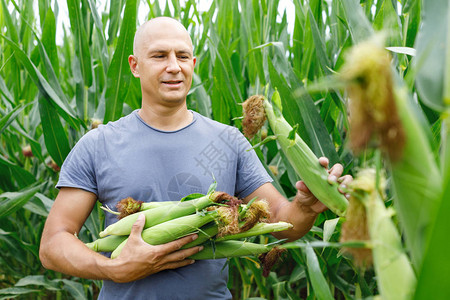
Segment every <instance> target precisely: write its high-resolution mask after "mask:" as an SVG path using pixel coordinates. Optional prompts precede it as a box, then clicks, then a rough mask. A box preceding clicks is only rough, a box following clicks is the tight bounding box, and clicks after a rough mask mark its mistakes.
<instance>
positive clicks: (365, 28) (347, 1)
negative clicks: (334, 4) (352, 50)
mask: <svg viewBox="0 0 450 300" xmlns="http://www.w3.org/2000/svg"><path fill="white" fill-rule="evenodd" d="M339 2H340V3H341V5H342V7H343V8H344V11H345V15H346V17H347V19H346V22H347V25H348V29H349V30H350V34H351V36H352V39H353V42H354V43H355V44H357V43H359V42H362V41H364V40H366V39H368V38H369V37H371V36H372V35H373V34H374V30H373V28H372V25H371V24H370V22H369V20H368V19H367V17H366V15H365V14H364V11H363V9H362V7H361V5H360V3H359V1H355V0H340V1H339Z"/></svg>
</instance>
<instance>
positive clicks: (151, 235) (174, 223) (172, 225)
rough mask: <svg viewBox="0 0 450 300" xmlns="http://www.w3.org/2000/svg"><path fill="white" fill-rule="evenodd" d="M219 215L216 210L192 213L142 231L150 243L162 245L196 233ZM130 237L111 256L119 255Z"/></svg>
mask: <svg viewBox="0 0 450 300" xmlns="http://www.w3.org/2000/svg"><path fill="white" fill-rule="evenodd" d="M218 216H219V213H218V212H217V211H216V210H213V211H210V212H207V213H204V214H201V213H198V214H192V215H187V216H184V217H180V218H176V219H172V220H170V221H166V222H164V223H160V224H158V225H155V226H152V227H149V228H147V229H145V230H144V231H142V239H143V240H144V241H145V242H147V243H148V244H150V245H161V244H165V243H168V242H171V241H174V240H176V239H178V238H181V237H183V236H186V235H188V234H190V233H194V232H196V231H198V230H199V228H201V226H203V225H205V224H206V223H209V222H211V221H213V220H214V219H215V218H217V217H218ZM127 240H128V239H126V240H124V241H123V242H122V243H121V244H120V245H119V246H118V247H117V248H116V249H115V250H114V251H113V253H112V254H111V258H116V257H117V256H119V254H120V252H121V251H122V248H123V247H124V246H125V243H126V242H127Z"/></svg>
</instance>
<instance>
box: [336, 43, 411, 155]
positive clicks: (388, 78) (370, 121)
mask: <svg viewBox="0 0 450 300" xmlns="http://www.w3.org/2000/svg"><path fill="white" fill-rule="evenodd" d="M382 44H383V39H382V37H381V36H377V37H376V38H374V39H370V40H368V41H366V42H363V43H360V44H358V45H356V46H354V47H352V48H351V50H350V51H349V52H348V53H347V55H346V62H345V64H344V66H343V68H342V69H341V76H342V78H343V79H344V80H345V81H346V82H347V83H348V86H347V91H348V94H349V98H350V99H349V110H350V112H349V114H350V146H351V148H352V149H353V150H354V151H355V152H356V153H358V152H360V151H362V150H364V149H366V148H368V147H369V146H371V145H370V143H371V141H373V140H374V138H375V139H378V140H379V146H380V148H381V149H382V151H383V152H385V153H386V154H387V155H388V156H389V158H390V159H391V160H392V161H395V160H396V159H398V158H399V157H400V156H401V154H402V151H403V146H404V144H405V133H404V129H403V126H402V124H401V121H400V118H399V115H398V112H397V107H396V105H395V101H394V91H393V89H394V87H393V78H392V77H393V76H392V70H391V57H390V55H389V53H388V52H387V51H386V50H385V49H384V47H383V45H382Z"/></svg>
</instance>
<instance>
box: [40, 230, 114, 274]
mask: <svg viewBox="0 0 450 300" xmlns="http://www.w3.org/2000/svg"><path fill="white" fill-rule="evenodd" d="M39 255H40V259H41V262H42V264H43V266H44V267H45V268H47V269H51V270H54V271H57V272H61V273H64V274H68V275H72V276H76V277H81V278H87V279H110V278H109V276H108V275H107V270H106V269H107V266H108V264H109V260H110V259H109V258H107V257H105V256H103V255H101V254H99V253H96V252H94V251H92V250H90V249H89V248H87V247H86V246H85V245H84V244H83V242H82V241H80V240H79V239H77V238H76V237H75V236H74V235H72V234H70V233H68V232H59V233H57V234H55V235H54V236H53V237H52V238H51V239H50V240H49V241H46V242H45V243H44V244H41V249H40V252H39Z"/></svg>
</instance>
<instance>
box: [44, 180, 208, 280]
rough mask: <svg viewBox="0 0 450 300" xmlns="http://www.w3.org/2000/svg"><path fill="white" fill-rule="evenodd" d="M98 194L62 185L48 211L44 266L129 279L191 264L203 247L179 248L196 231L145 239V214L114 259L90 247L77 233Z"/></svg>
mask: <svg viewBox="0 0 450 300" xmlns="http://www.w3.org/2000/svg"><path fill="white" fill-rule="evenodd" d="M96 199H97V197H96V195H95V194H93V193H90V192H87V191H84V190H81V189H76V188H62V189H61V190H60V192H59V194H58V196H57V197H56V200H55V202H54V204H53V207H52V209H51V211H50V213H49V215H48V218H47V221H46V223H45V226H44V231H43V233H42V239H41V245H40V250H39V257H40V259H41V262H42V264H43V266H44V267H45V268H48V269H52V270H55V271H57V272H61V273H65V274H69V275H72V276H77V277H81V278H88V279H107V280H113V281H115V282H129V281H134V280H138V279H141V278H144V277H146V276H148V275H150V274H153V273H157V272H159V271H162V270H164V269H174V268H179V267H182V266H186V265H189V264H191V263H193V262H194V261H193V260H191V259H186V257H189V256H190V255H193V254H195V253H197V252H199V251H200V250H201V247H192V248H189V249H185V250H179V249H180V248H181V247H182V246H184V245H185V244H187V243H189V242H191V241H192V240H193V239H195V238H196V237H197V235H189V236H187V237H183V238H181V239H178V240H175V241H173V242H170V243H167V244H163V245H158V246H152V245H149V244H147V243H146V242H144V241H143V240H142V237H141V232H142V230H143V227H144V224H145V217H142V218H139V219H138V220H137V221H136V222H135V223H134V225H133V228H132V231H131V234H130V237H129V239H128V242H127V244H126V245H125V247H124V248H123V250H122V252H121V254H120V255H119V256H118V257H117V258H115V259H109V258H107V257H105V256H103V255H101V254H99V253H96V252H94V251H92V250H90V249H89V248H88V247H86V246H85V245H84V243H83V242H82V241H80V240H79V239H78V238H77V237H76V236H75V234H78V233H79V231H80V229H81V227H82V225H83V224H84V222H85V221H86V219H87V217H88V216H89V214H90V212H91V211H92V208H93V207H94V205H95V202H96Z"/></svg>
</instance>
